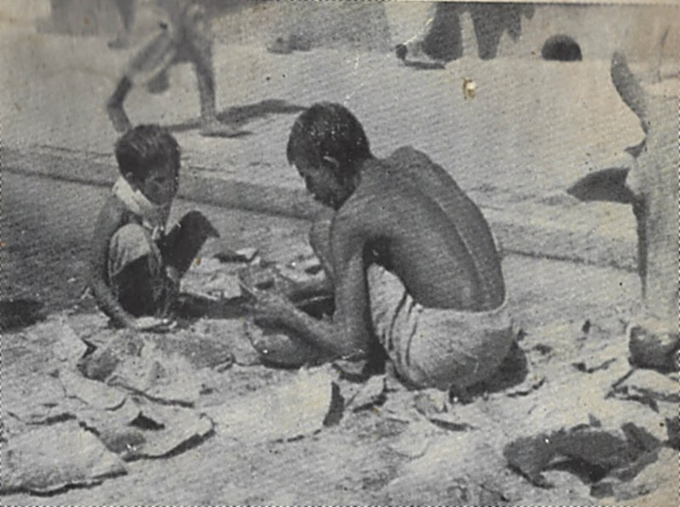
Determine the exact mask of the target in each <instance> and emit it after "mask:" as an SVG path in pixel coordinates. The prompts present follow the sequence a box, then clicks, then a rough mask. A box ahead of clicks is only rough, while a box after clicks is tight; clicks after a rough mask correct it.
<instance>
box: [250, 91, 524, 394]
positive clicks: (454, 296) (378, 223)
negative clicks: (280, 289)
mask: <svg viewBox="0 0 680 507" xmlns="http://www.w3.org/2000/svg"><path fill="white" fill-rule="evenodd" d="M288 160H289V162H290V163H291V164H293V165H294V166H295V167H296V168H297V170H298V172H299V173H300V175H301V176H302V177H303V178H304V180H305V184H306V186H307V190H308V191H309V192H310V193H311V194H312V195H313V196H314V197H315V198H316V199H317V200H318V201H320V202H321V203H322V204H325V205H326V206H327V207H328V208H329V212H328V214H327V215H324V216H323V217H321V218H320V219H319V220H317V221H316V223H315V224H314V226H313V228H312V232H311V235H310V243H311V245H312V247H313V248H314V250H315V251H316V252H317V255H318V257H319V258H320V260H321V262H322V265H323V266H324V268H325V270H326V272H327V274H328V277H329V279H330V280H331V281H332V283H333V285H334V292H335V313H334V315H333V321H332V322H327V321H323V320H316V319H314V318H312V317H310V316H309V315H307V314H305V313H303V312H302V311H300V310H299V309H297V308H296V307H295V306H294V305H293V304H292V303H291V302H290V301H288V300H286V299H285V298H282V297H281V296H278V295H276V294H271V293H266V292H263V291H257V290H253V291H252V292H253V294H254V295H255V296H256V298H257V300H256V303H255V305H256V308H259V310H260V311H261V312H262V313H263V314H266V315H267V316H269V317H271V318H273V319H275V320H277V321H278V322H280V323H282V324H283V325H285V326H286V327H288V328H289V329H292V330H294V331H296V332H297V334H296V335H295V336H296V340H297V342H296V340H293V339H291V341H290V342H289V343H287V344H286V343H279V344H278V347H279V350H277V349H276V348H275V346H274V344H267V343H264V342H263V344H262V347H261V349H262V350H261V351H260V352H261V353H262V354H263V355H264V356H265V357H267V359H268V360H269V361H271V362H276V357H277V354H281V356H282V357H287V358H290V357H294V355H295V350H294V349H295V347H296V346H297V343H302V344H303V345H304V347H300V355H299V357H300V362H304V361H305V360H306V357H305V354H307V355H309V354H308V353H307V352H305V351H307V350H309V346H310V345H311V346H313V347H316V348H317V349H319V350H321V351H323V352H325V353H326V354H327V355H329V356H331V357H335V358H344V359H348V358H351V359H371V358H372V357H379V356H380V355H381V354H385V353H386V355H387V356H388V357H389V359H390V360H391V362H392V364H393V365H394V368H395V371H396V372H397V374H398V375H399V376H400V377H401V378H402V379H403V380H404V381H406V382H407V383H408V384H410V385H413V386H415V387H436V388H439V389H442V390H447V389H454V390H455V391H458V392H461V391H462V392H463V393H464V391H465V389H466V388H467V387H469V386H471V385H474V384H476V383H478V382H481V381H484V380H486V379H488V378H489V377H491V376H492V375H493V374H494V373H495V372H496V371H497V370H498V367H499V366H500V364H501V362H502V361H503V359H504V358H505V357H506V355H507V354H508V353H509V351H510V350H511V347H513V344H514V334H513V331H512V325H511V319H510V316H509V313H508V311H507V305H506V294H505V283H504V280H503V274H502V271H501V258H500V255H499V254H498V251H497V250H496V246H495V244H494V240H493V237H492V235H491V231H490V230H489V226H488V224H487V222H486V220H485V219H484V216H483V215H482V213H481V211H480V210H479V208H478V207H477V206H476V205H475V204H474V203H473V202H472V201H471V200H470V199H469V198H468V197H467V196H466V195H465V193H464V192H463V191H462V190H461V189H460V187H458V185H457V184H456V183H455V181H454V180H453V179H452V178H451V176H449V174H448V173H447V172H446V171H444V169H443V168H441V167H440V166H438V165H436V164H435V163H434V162H432V160H430V159H429V158H428V157H427V155H425V154H424V153H422V152H420V151H417V150H415V149H413V148H411V147H403V148H400V149H398V150H397V151H396V152H394V153H393V154H392V155H390V156H389V157H387V158H384V159H378V158H376V157H374V156H373V154H372V153H371V151H370V149H369V144H368V139H367V138H366V135H365V133H364V130H363V127H362V125H361V123H360V122H359V120H357V119H356V118H355V117H354V115H352V113H351V112H349V111H348V110H347V109H346V108H345V107H343V106H341V105H339V104H330V103H320V104H315V105H313V106H312V107H311V108H309V109H308V110H306V111H305V112H303V113H302V114H301V115H300V117H299V118H298V119H297V120H296V122H295V124H294V125H293V128H292V131H291V134H290V138H289V141H288ZM297 337H299V338H297ZM300 340H302V341H303V342H300ZM286 348H287V349H286ZM284 349H286V350H284ZM288 349H289V350H288Z"/></svg>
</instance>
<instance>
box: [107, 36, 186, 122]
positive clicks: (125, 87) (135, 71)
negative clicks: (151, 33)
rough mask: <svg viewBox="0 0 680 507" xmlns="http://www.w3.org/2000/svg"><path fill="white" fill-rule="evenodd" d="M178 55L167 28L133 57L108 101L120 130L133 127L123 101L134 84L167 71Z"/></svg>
mask: <svg viewBox="0 0 680 507" xmlns="http://www.w3.org/2000/svg"><path fill="white" fill-rule="evenodd" d="M176 57H177V47H176V44H175V41H174V40H173V38H172V36H171V34H169V33H168V32H167V30H163V31H161V32H160V33H159V34H158V35H157V36H156V37H154V38H153V39H152V40H151V41H150V42H149V43H148V44H146V45H145V46H144V47H142V49H140V50H139V51H138V52H137V53H136V54H135V56H133V57H132V59H131V60H130V63H129V64H128V67H127V69H126V71H125V75H124V76H123V77H122V78H121V79H120V81H119V82H118V85H117V86H116V89H115V91H114V92H113V94H112V95H111V97H109V100H108V101H107V103H106V111H107V112H108V114H109V118H110V119H111V122H112V123H113V126H114V127H115V129H116V130H117V131H118V132H121V133H123V132H125V131H127V130H129V129H130V128H132V124H131V123H130V120H129V118H128V117H127V115H126V114H125V111H124V109H123V103H124V102H125V98H126V97H127V95H128V93H129V92H130V90H131V89H132V87H133V86H134V84H135V83H139V82H142V83H143V82H144V81H145V78H148V77H151V76H154V75H156V76H157V75H158V74H161V73H163V72H165V71H167V69H168V68H169V67H170V66H171V65H173V63H174V62H175V61H176Z"/></svg>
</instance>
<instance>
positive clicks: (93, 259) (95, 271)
mask: <svg viewBox="0 0 680 507" xmlns="http://www.w3.org/2000/svg"><path fill="white" fill-rule="evenodd" d="M121 218H122V217H121V211H120V210H119V209H116V207H115V205H114V204H113V203H112V202H111V201H108V202H107V203H106V204H105V205H104V207H103V208H102V210H101V212H100V213H99V217H98V218H97V225H96V226H95V230H94V238H93V241H92V252H91V256H90V270H91V272H90V288H91V289H92V292H93V294H94V297H95V299H96V300H97V303H98V305H99V308H101V310H102V311H103V312H104V313H105V314H106V315H108V316H109V317H110V318H111V319H112V320H113V322H114V324H115V325H117V326H123V327H130V328H134V327H135V318H134V317H133V316H132V315H130V314H129V313H127V312H126V311H125V310H124V309H123V307H122V306H121V305H120V303H119V302H118V300H117V299H116V297H115V296H114V295H113V292H112V291H111V288H110V287H109V285H108V284H107V278H108V276H107V270H108V252H109V242H110V241H111V238H112V237H113V235H114V234H115V232H116V230H117V229H118V227H119V225H120V222H121Z"/></svg>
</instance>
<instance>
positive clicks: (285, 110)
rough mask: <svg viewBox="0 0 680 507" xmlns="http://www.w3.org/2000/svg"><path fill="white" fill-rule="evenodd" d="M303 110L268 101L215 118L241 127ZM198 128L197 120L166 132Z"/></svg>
mask: <svg viewBox="0 0 680 507" xmlns="http://www.w3.org/2000/svg"><path fill="white" fill-rule="evenodd" d="M305 109H306V108H305V107H303V106H298V105H295V104H289V103H288V102H286V101H285V100H280V99H269V100H263V101H260V102H257V103H255V104H248V105H245V106H234V107H230V108H228V109H225V110H224V111H222V112H220V113H218V115H217V118H218V119H219V120H220V121H221V122H222V123H224V124H227V125H233V126H237V127H242V126H243V125H244V124H245V123H247V122H249V121H252V120H255V119H258V118H266V117H267V116H270V115H273V114H296V113H299V112H302V111H304V110H305ZM199 128H200V120H199V119H198V118H194V119H191V120H188V121H186V122H182V123H178V124H175V125H169V126H168V130H170V131H171V132H186V131H188V130H194V129H196V130H197V129H199ZM247 134H249V132H246V131H244V132H243V133H242V134H241V135H247Z"/></svg>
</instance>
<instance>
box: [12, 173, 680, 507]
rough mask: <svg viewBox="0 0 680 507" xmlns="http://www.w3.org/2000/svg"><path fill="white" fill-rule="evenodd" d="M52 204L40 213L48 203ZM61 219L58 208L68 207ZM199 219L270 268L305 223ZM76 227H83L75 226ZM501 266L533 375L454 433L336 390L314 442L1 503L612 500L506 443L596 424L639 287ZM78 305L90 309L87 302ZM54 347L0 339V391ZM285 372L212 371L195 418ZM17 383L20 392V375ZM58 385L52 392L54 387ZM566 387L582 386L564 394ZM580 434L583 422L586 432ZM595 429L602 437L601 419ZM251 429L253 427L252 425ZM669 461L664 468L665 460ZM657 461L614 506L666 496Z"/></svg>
mask: <svg viewBox="0 0 680 507" xmlns="http://www.w3.org/2000/svg"><path fill="white" fill-rule="evenodd" d="M11 177H12V178H17V177H16V176H11ZM13 183H14V185H28V187H29V188H33V189H35V190H37V189H38V188H39V184H38V185H37V186H36V182H35V181H29V180H16V179H14V180H13ZM60 185H67V186H68V185H72V187H71V188H67V189H66V188H65V189H59V191H60V192H61V191H64V192H67V191H69V190H70V191H74V190H79V194H80V195H83V196H88V197H87V202H88V203H90V202H92V203H95V202H97V201H98V200H99V199H101V193H102V191H101V190H99V189H92V188H88V187H83V186H75V185H73V184H60ZM58 195H60V194H59V193H57V192H55V193H54V198H55V202H60V203H63V202H64V201H63V200H59V199H57V196H58ZM47 204H48V206H49V204H50V203H49V201H48V203H47ZM61 206H62V210H63V204H62V205H61ZM88 207H89V204H88ZM186 207H187V203H180V205H179V206H178V209H177V210H176V212H179V211H180V210H184V209H186ZM203 210H204V211H205V212H207V213H208V214H209V215H210V216H211V218H215V219H216V220H217V224H218V228H222V230H223V232H224V233H226V236H227V237H230V238H235V239H236V241H235V243H236V246H239V247H242V246H251V245H258V246H261V248H262V252H263V256H265V257H266V258H268V259H274V260H277V261H279V262H286V261H288V260H290V259H293V258H295V257H296V255H298V253H299V252H303V251H305V247H304V232H305V229H306V226H305V225H304V223H302V222H295V221H290V220H282V219H273V218H272V217H260V216H256V215H252V214H244V213H237V215H238V217H239V221H238V226H236V224H237V222H236V221H234V220H233V219H231V220H230V219H226V218H225V217H226V216H227V214H230V213H236V212H231V211H226V210H219V209H209V208H203ZM47 215H48V216H55V217H56V216H63V215H61V214H58V215H54V214H50V213H47ZM76 216H77V215H76ZM230 216H234V215H233V214H231V215H230ZM81 220H82V221H83V223H84V222H85V217H82V218H81ZM23 223H24V224H26V221H25V220H24V222H23ZM62 229H64V230H67V229H68V227H66V228H64V227H63V224H62ZM74 253H75V255H74V259H77V263H76V264H75V266H78V268H76V269H75V271H79V270H81V269H82V248H80V251H78V250H77V249H76V251H75V252H73V251H71V254H74ZM39 255H41V256H42V257H43V261H42V262H45V263H46V264H47V265H50V256H49V255H46V253H45V252H40V253H39ZM57 259H60V258H59V257H58V256H57V257H51V266H52V268H53V269H55V271H56V272H57V273H61V269H63V268H58V267H59V266H64V264H62V263H61V262H58V261H57ZM36 262H37V261H36ZM72 266H73V265H72ZM68 269H71V268H67V270H68ZM503 269H504V273H505V276H506V279H507V284H508V292H509V297H510V307H511V309H512V311H513V314H514V315H515V319H516V322H517V325H518V327H519V328H521V329H522V333H521V335H522V336H523V339H522V340H521V342H520V346H521V349H522V350H523V351H524V352H525V354H526V358H527V361H528V365H529V366H528V372H527V373H526V375H524V376H523V379H522V378H519V379H516V380H515V382H514V384H513V383H511V385H510V386H506V389H504V390H502V391H497V392H493V391H492V392H491V393H488V394H486V395H484V396H481V395H478V396H477V397H476V398H475V399H474V401H473V402H472V403H471V404H468V405H459V404H454V405H451V406H449V408H448V410H449V411H448V417H449V418H453V420H454V421H455V422H456V423H457V424H459V426H455V425H454V426H453V427H452V428H453V429H445V428H442V427H440V426H437V425H435V424H433V423H432V422H429V421H428V420H427V419H426V418H425V417H424V416H423V415H422V414H421V412H422V411H423V410H422V406H421V408H420V411H419V409H418V408H417V407H418V406H419V401H418V400H419V397H422V393H421V394H419V393H416V392H410V391H407V390H405V389H404V388H403V387H401V386H400V385H399V384H398V383H396V382H394V381H393V380H390V381H388V386H389V390H388V391H387V392H386V393H383V395H382V396H383V397H384V399H382V400H381V402H378V403H375V406H369V407H368V408H366V409H364V410H359V411H354V409H355V408H356V406H354V407H353V406H352V404H351V403H349V402H350V401H351V399H352V396H353V395H355V394H356V393H357V392H358V391H361V390H362V389H364V388H365V387H364V386H365V385H366V384H365V383H360V384H354V383H351V382H348V381H346V380H337V381H336V383H337V385H338V386H339V388H340V393H341V394H342V396H343V397H344V399H345V405H347V406H346V407H345V409H344V412H343V415H342V418H341V419H340V421H339V422H337V423H336V424H334V425H332V426H329V427H323V428H320V431H318V432H317V433H315V434H312V435H306V436H305V437H303V438H300V439H296V440H294V441H290V442H286V441H270V442H267V441H265V442H256V443H252V442H251V441H249V442H247V443H242V442H240V441H239V440H238V439H232V438H230V437H229V436H228V433H226V434H225V433H224V432H220V431H218V432H217V433H214V434H212V435H211V436H209V437H207V438H205V439H204V440H203V441H200V442H198V443H197V444H196V445H194V446H193V447H191V448H189V449H188V450H186V451H184V452H181V453H179V454H177V455H175V456H173V457H165V458H159V459H154V460H146V459H142V460H139V461H133V462H130V463H128V473H127V475H124V476H120V477H116V478H112V479H108V480H105V481H104V482H103V483H102V484H101V485H99V486H93V487H89V488H75V489H67V490H65V491H61V492H59V493H57V494H54V495H49V496H44V495H43V496H35V495H30V494H25V493H23V494H21V493H19V494H10V495H6V496H5V498H4V503H6V504H16V505H32V504H36V503H40V504H41V505H66V504H68V505H86V504H108V505H112V504H124V505H132V504H196V505H199V504H215V503H224V504H268V505H272V504H277V505H302V504H328V503H333V504H387V503H389V504H405V503H411V502H417V503H422V502H426V503H430V504H457V503H467V504H475V505H478V504H488V503H493V504H500V503H508V504H515V505H539V504H541V505H556V504H565V505H595V504H602V503H610V504H611V503H615V502H616V499H615V498H614V497H607V498H596V497H593V496H591V494H590V488H591V486H592V484H590V483H589V482H592V479H590V480H589V479H588V478H587V477H585V478H584V477H581V478H578V476H577V475H576V474H575V473H574V470H571V471H569V469H568V468H567V469H559V467H558V468H556V469H554V470H552V471H549V472H548V473H547V474H546V477H547V478H548V479H549V480H550V481H552V482H554V483H555V485H556V487H555V488H553V489H543V488H538V487H536V486H533V485H532V484H531V483H529V482H528V481H527V480H526V479H525V478H524V477H522V476H520V475H519V474H517V473H516V472H514V471H513V470H511V469H510V468H509V467H508V466H507V462H506V461H505V459H504V458H503V456H502V454H501V452H502V449H503V445H504V444H505V443H507V442H509V441H510V440H512V439H513V438H514V437H516V436H518V435H525V434H526V433H527V432H526V428H524V431H523V430H522V426H523V425H525V421H526V418H527V417H530V413H532V412H533V411H534V410H535V409H536V407H546V406H547V407H553V410H554V412H553V413H552V414H550V413H548V415H547V416H546V417H545V419H544V420H543V424H544V426H543V427H540V426H538V425H536V426H535V427H532V429H533V431H535V432H538V431H550V430H551V429H556V428H558V427H560V426H561V423H560V421H564V424H566V425H567V427H568V426H569V424H570V423H569V421H568V420H567V419H569V420H572V421H578V420H579V417H580V416H584V414H586V413H592V414H593V415H594V416H595V417H602V416H601V415H595V414H597V408H596V407H597V405H598V404H600V403H602V402H603V401H604V400H603V399H602V400H599V401H598V399H599V398H598V397H600V396H601V394H600V392H599V391H600V390H602V391H603V392H606V391H607V387H608V386H610V385H611V384H612V383H613V382H614V381H616V380H617V379H618V378H619V377H620V376H621V375H622V374H623V373H625V372H627V371H628V367H627V364H626V361H625V359H624V357H623V356H625V339H624V336H623V320H624V319H625V318H626V316H627V315H628V314H629V312H630V311H631V309H632V307H633V306H634V304H635V299H636V295H637V294H638V291H639V281H638V279H637V276H636V275H634V274H633V273H630V272H626V271H621V270H616V269H612V268H598V267H593V266H586V265H578V264H573V263H567V262H558V261H550V260H542V259H537V258H528V257H520V256H509V257H507V258H506V259H505V261H504V265H503ZM61 274H62V275H63V273H61ZM21 280H22V281H23V282H24V283H29V284H32V285H33V286H34V288H36V289H38V288H40V289H41V290H45V291H46V292H48V293H50V294H52V295H53V296H54V295H60V296H62V297H63V296H67V297H68V293H69V290H68V284H67V285H64V284H63V283H62V284H58V283H56V282H57V280H56V279H54V278H53V277H48V278H46V279H45V283H46V284H51V285H50V287H49V290H47V289H45V287H44V286H41V284H40V281H39V278H37V277H35V276H34V277H33V279H31V277H28V276H26V274H25V272H24V275H23V276H22V277H21ZM53 280H54V281H53ZM48 300H49V299H48ZM62 301H63V303H62V304H61V307H62V308H61V309H63V310H67V309H69V308H71V309H72V308H73V300H72V299H71V300H69V299H64V300H62ZM80 304H81V306H84V309H85V310H86V309H87V305H83V302H82V301H81V302H80ZM59 306H60V305H59V304H57V302H56V301H55V300H54V298H53V299H52V300H51V304H50V309H51V310H55V309H59ZM62 315H64V314H63V313H62ZM66 315H68V312H67V314H66ZM53 318H54V317H51V319H53ZM586 321H587V322H588V324H586ZM49 322H50V320H48V323H49ZM66 322H67V323H69V324H70V325H71V326H72V327H73V328H74V329H75V330H76V332H77V334H79V335H80V336H86V335H92V334H96V333H97V331H96V329H98V328H101V326H104V325H105V323H104V322H103V321H102V319H101V318H94V319H93V317H92V314H91V313H89V312H87V311H86V312H85V313H82V312H78V314H71V315H70V316H67V317H66ZM43 325H45V324H43ZM584 325H585V327H584ZM199 328H201V329H212V330H213V331H212V339H213V340H216V341H217V342H219V343H221V344H222V346H223V347H226V349H228V350H231V349H233V348H234V347H236V344H237V343H238V342H242V340H243V337H242V335H240V334H239V331H238V329H240V328H239V327H238V326H234V325H233V321H230V320H223V319H218V320H214V319H201V320H199V321H198V322H195V323H194V324H193V327H192V329H199ZM36 336H39V338H36ZM57 338H58V336H56V335H55V336H45V335H44V334H43V335H40V334H36V333H35V332H33V331H32V330H31V329H30V328H29V329H20V330H16V331H12V332H10V333H6V334H5V335H4V336H3V359H4V361H3V371H4V374H3V383H5V385H8V384H10V385H11V384H12V381H13V380H14V379H13V378H10V376H13V375H23V374H25V373H26V372H27V371H31V372H33V373H34V374H43V375H44V374H46V373H47V372H48V371H49V368H50V365H51V364H52V362H53V360H54V346H55V343H56V340H57ZM612 358H615V359H616V361H615V363H614V364H615V366H612V367H610V368H608V369H605V370H604V371H603V372H599V374H598V376H596V375H595V374H590V373H586V372H584V371H581V370H582V369H583V368H582V369H581V370H579V368H578V367H577V366H575V365H578V364H579V363H584V364H585V365H587V367H590V366H593V365H595V366H597V365H598V364H599V363H600V362H602V363H607V361H609V360H610V359H612ZM295 375H296V373H295V372H293V371H285V370H275V369H271V368H267V367H264V366H261V365H254V366H239V365H234V366H232V367H231V368H229V369H226V370H224V371H215V370H212V371H210V373H209V378H210V382H211V387H212V392H210V393H208V394H205V395H202V396H201V398H200V399H199V400H198V401H197V403H196V410H199V411H200V410H207V409H208V408H209V407H211V406H219V405H224V406H226V407H228V406H230V405H233V406H238V407H241V408H240V410H242V407H243V401H244V400H248V399H249V398H252V396H254V395H255V393H257V392H258V391H259V390H261V389H263V388H264V387H265V386H268V385H269V386H276V385H279V384H280V383H281V382H284V381H285V380H286V379H290V378H294V377H295ZM27 379H29V380H27V382H30V377H27ZM541 379H542V380H541ZM517 381H519V382H520V383H519V384H517V383H516V382H517ZM53 382H57V380H56V379H53ZM572 385H575V386H576V387H572V388H571V390H570V386H572ZM583 386H589V387H587V388H584V387H583ZM585 389H587V390H585ZM429 394H430V395H432V396H434V394H433V393H429ZM565 397H571V399H564V398H565ZM580 397H585V398H584V399H583V400H582V401H581V402H578V401H577V405H578V404H579V403H582V404H585V405H587V407H586V408H585V409H583V408H581V409H580V411H579V410H577V411H576V412H577V413H576V414H571V415H570V417H566V418H565V413H564V412H562V411H560V408H561V407H562V405H564V404H566V405H569V404H573V403H574V401H575V398H580ZM588 398H592V399H588ZM421 401H422V400H421ZM435 404H436V403H435ZM624 406H628V407H629V408H630V411H631V413H633V412H638V411H640V410H642V409H644V410H647V409H646V408H645V407H643V406H642V405H641V404H640V403H636V402H631V401H629V402H627V405H624ZM641 407H642V408H641ZM610 417H611V414H610ZM630 417H632V416H629V418H630ZM633 419H634V418H633ZM621 420H625V416H624V418H623V419H621V414H615V416H614V417H613V418H612V421H611V422H613V424H614V426H616V424H617V423H616V422H615V421H621ZM580 422H581V423H587V422H588V420H587V418H586V420H585V421H580ZM603 423H604V424H605V426H608V425H609V424H608V422H607V421H603ZM253 425H254V427H257V424H256V421H254V422H253ZM447 449H450V452H449V451H447ZM671 455H672V454H671ZM663 457H664V458H663V459H664V460H667V459H668V454H663ZM662 463H666V465H650V467H653V466H656V468H654V469H653V472H650V473H652V479H646V480H647V482H645V483H643V484H642V486H640V485H639V484H635V485H634V486H632V485H631V486H629V487H628V489H626V487H627V486H626V485H625V484H624V487H622V488H621V490H620V491H619V494H622V495H623V498H624V499H625V498H626V495H628V496H637V495H639V494H640V493H644V492H650V491H652V492H654V491H657V490H660V491H663V490H664V487H665V488H666V489H669V488H670V489H673V488H674V487H675V486H676V485H677V482H676V476H675V474H673V473H672V469H670V468H668V464H669V463H670V462H668V463H667V462H666V461H662ZM577 470H578V467H577ZM645 488H646V489H645ZM676 489H677V488H676ZM621 491H622V492H621ZM666 494H667V493H666ZM638 500H639V499H636V500H635V501H636V502H637V501H638ZM650 505H652V504H650ZM658 505H661V504H658ZM669 505H670V504H669Z"/></svg>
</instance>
